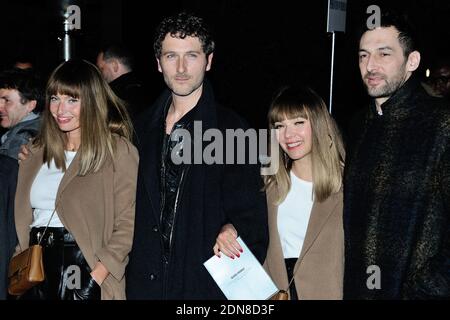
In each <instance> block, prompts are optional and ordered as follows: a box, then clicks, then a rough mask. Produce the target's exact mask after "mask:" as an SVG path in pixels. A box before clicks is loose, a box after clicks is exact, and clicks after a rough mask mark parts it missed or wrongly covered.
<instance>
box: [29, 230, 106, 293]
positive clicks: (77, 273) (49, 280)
mask: <svg viewBox="0 0 450 320" xmlns="http://www.w3.org/2000/svg"><path fill="white" fill-rule="evenodd" d="M44 230H45V228H33V229H31V232H30V245H34V244H37V243H38V242H39V239H40V238H41V237H42V234H43V232H44ZM41 245H42V247H43V262H44V272H45V280H44V282H43V283H40V284H39V285H37V286H35V287H33V288H31V289H30V290H29V291H28V292H27V293H25V294H24V295H23V296H22V297H20V299H23V300H100V298H101V290H100V286H99V285H98V284H97V283H96V282H95V280H94V279H93V278H92V277H91V275H90V273H91V271H92V270H91V268H90V267H89V265H88V264H87V262H86V260H85V258H84V256H83V254H82V252H81V250H80V248H79V247H78V245H77V243H76V242H75V239H74V238H73V236H72V235H71V234H70V233H69V232H68V231H67V230H66V229H65V228H48V229H47V231H46V233H45V235H44V237H43V238H42V241H41Z"/></svg>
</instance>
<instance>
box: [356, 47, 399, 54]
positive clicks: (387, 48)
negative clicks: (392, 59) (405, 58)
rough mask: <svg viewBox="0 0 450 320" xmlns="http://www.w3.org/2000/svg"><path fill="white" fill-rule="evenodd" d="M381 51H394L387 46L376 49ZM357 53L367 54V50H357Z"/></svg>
mask: <svg viewBox="0 0 450 320" xmlns="http://www.w3.org/2000/svg"><path fill="white" fill-rule="evenodd" d="M383 50H389V51H394V49H393V48H392V47H389V46H385V47H380V48H377V49H376V51H383ZM358 52H367V53H369V50H367V49H359V51H358Z"/></svg>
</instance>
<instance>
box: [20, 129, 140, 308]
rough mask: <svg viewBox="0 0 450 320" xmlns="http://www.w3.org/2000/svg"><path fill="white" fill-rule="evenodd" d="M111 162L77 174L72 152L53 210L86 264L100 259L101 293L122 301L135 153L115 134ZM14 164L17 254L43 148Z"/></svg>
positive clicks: (25, 241) (22, 244)
mask: <svg viewBox="0 0 450 320" xmlns="http://www.w3.org/2000/svg"><path fill="white" fill-rule="evenodd" d="M115 139H116V142H117V149H116V154H115V159H114V161H108V162H107V163H105V165H104V166H103V168H102V169H100V170H99V171H98V172H97V173H95V174H90V175H87V176H85V177H80V176H77V172H78V168H79V161H78V160H79V159H78V156H79V154H77V155H76V156H75V158H74V160H73V161H72V163H71V165H70V166H69V168H68V169H67V171H66V173H65V175H64V177H63V179H62V180H61V183H60V185H59V188H58V192H57V200H56V203H57V212H58V216H59V218H60V220H61V222H62V223H63V224H64V226H65V227H66V229H67V230H68V231H69V232H70V233H72V235H73V236H74V238H75V240H76V242H77V244H78V246H79V247H80V249H81V251H82V252H83V255H84V257H85V259H86V261H87V263H88V264H89V266H90V267H91V268H93V267H94V266H95V264H96V262H97V261H99V260H100V261H101V262H102V263H103V264H104V265H105V267H106V268H107V269H108V270H109V272H110V274H109V276H108V277H107V278H106V279H105V281H104V282H103V283H102V285H101V297H102V299H103V300H105V299H125V277H124V273H125V267H126V265H127V263H128V253H129V251H130V250H131V245H132V241H133V230H134V212H135V198H136V179H137V169H138V153H137V150H136V148H135V147H134V146H133V145H132V144H131V143H130V142H128V141H127V140H125V139H123V138H118V137H116V138H115ZM31 152H32V154H31V156H30V157H29V158H28V159H27V160H25V161H22V162H21V164H20V167H19V176H18V184H17V191H16V200H15V220H16V222H15V223H16V229H17V235H18V240H19V245H18V246H17V249H16V253H18V252H20V251H22V250H24V249H26V248H27V247H28V243H29V234H30V225H31V223H32V220H33V213H32V208H31V204H30V190H31V186H32V183H33V181H34V179H35V177H36V175H37V173H38V172H39V169H40V168H41V166H42V159H43V150H42V149H32V150H31Z"/></svg>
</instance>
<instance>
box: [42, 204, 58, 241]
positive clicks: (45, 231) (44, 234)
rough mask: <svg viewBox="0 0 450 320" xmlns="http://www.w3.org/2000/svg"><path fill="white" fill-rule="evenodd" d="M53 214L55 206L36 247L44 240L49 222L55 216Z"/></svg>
mask: <svg viewBox="0 0 450 320" xmlns="http://www.w3.org/2000/svg"><path fill="white" fill-rule="evenodd" d="M55 212H56V206H55V209H54V210H53V212H52V215H51V216H50V219H49V220H48V223H47V226H45V229H44V232H43V233H42V236H41V238H40V239H39V241H38V245H41V242H42V239H44V235H45V233H46V232H47V229H48V226H49V225H50V222H51V221H52V219H53V216H54V215H55Z"/></svg>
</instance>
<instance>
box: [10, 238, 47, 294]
mask: <svg viewBox="0 0 450 320" xmlns="http://www.w3.org/2000/svg"><path fill="white" fill-rule="evenodd" d="M8 279H9V286H8V293H9V294H10V295H13V296H20V295H22V294H24V293H25V292H27V291H28V290H29V289H31V288H32V287H34V286H35V285H37V284H38V283H40V282H42V281H44V279H45V274H44V264H43V262H42V246H41V245H40V244H36V245H34V246H31V247H29V248H28V249H26V250H24V251H23V252H21V253H20V254H18V255H17V256H15V257H13V258H12V259H11V262H10V264H9V272H8Z"/></svg>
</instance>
